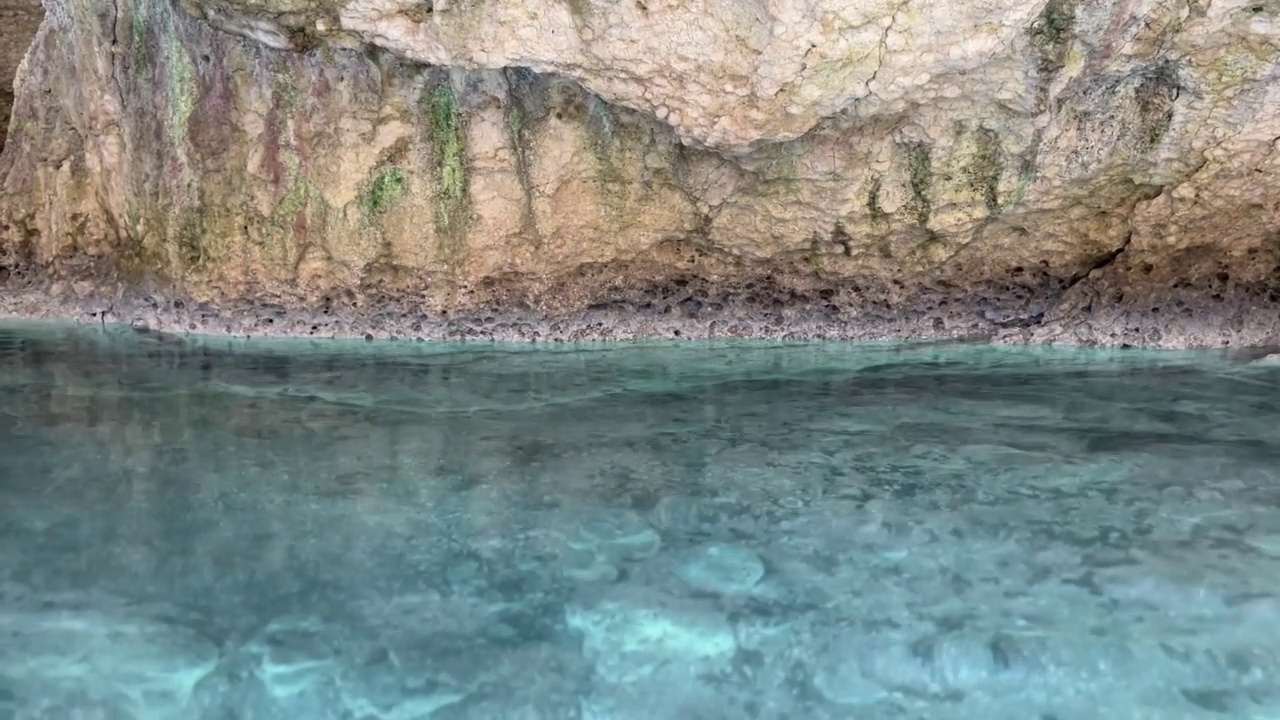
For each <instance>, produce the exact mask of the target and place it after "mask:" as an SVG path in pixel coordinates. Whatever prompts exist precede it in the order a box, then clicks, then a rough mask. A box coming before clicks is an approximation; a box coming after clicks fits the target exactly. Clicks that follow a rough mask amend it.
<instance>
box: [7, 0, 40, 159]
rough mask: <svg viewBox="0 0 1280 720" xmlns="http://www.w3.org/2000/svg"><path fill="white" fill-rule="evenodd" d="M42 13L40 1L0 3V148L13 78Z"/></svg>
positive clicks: (11, 97)
mask: <svg viewBox="0 0 1280 720" xmlns="http://www.w3.org/2000/svg"><path fill="white" fill-rule="evenodd" d="M43 15H44V10H43V9H42V8H41V6H40V0H0V78H3V81H2V82H0V147H3V146H4V140H5V135H6V133H7V132H8V130H9V113H10V112H11V111H12V110H13V83H12V80H13V77H14V76H15V75H16V74H17V72H18V65H19V64H20V63H21V62H22V58H23V57H24V56H25V55H26V54H27V48H29V47H31V39H32V38H33V37H35V34H36V28H38V27H39V26H40V19H41V17H42V16H43Z"/></svg>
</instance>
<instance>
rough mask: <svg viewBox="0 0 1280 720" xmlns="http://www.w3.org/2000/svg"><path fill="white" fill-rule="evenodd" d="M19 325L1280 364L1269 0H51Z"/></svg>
mask: <svg viewBox="0 0 1280 720" xmlns="http://www.w3.org/2000/svg"><path fill="white" fill-rule="evenodd" d="M44 3H45V8H46V15H45V19H44V22H43V24H42V25H41V27H40V30H39V32H38V33H37V35H36V37H35V39H34V43H33V45H32V47H31V50H30V52H29V54H28V56H27V58H26V61H25V63H24V64H23V66H22V67H21V68H20V69H19V71H18V75H17V78H16V81H15V92H16V107H15V110H14V115H13V120H12V123H11V127H10V136H9V139H8V142H7V144H6V146H5V149H4V152H3V155H2V156H0V178H2V181H3V185H4V197H3V199H2V200H0V233H2V235H0V278H3V279H4V280H3V284H0V308H3V309H4V310H6V311H8V312H10V313H14V312H16V313H21V314H27V315H42V314H45V315H47V314H54V315H67V314H71V315H78V316H79V317H82V318H83V317H90V316H92V317H95V318H97V317H101V318H103V319H110V320H123V321H136V322H145V323H147V324H149V325H151V326H154V327H162V328H170V329H179V330H181V329H201V330H209V331H232V332H242V333H243V332H249V333H263V332H273V333H275V332H290V333H302V334H318V335H329V334H334V333H343V334H346V333H366V332H367V333H370V334H372V335H376V336H386V335H396V336H410V337H412V336H439V335H446V336H481V337H511V336H519V337H592V336H607V337H617V336H629V335H665V336H670V335H672V334H680V335H681V336H685V337H693V336H703V335H724V334H735V335H777V336H819V335H822V336H840V337H869V336H879V335H893V334H908V335H917V336H957V335H964V336H969V335H979V336H984V337H996V338H1002V339H1012V340H1066V341H1083V342H1101V343H1116V344H1118V343H1129V344H1143V345H1219V344H1234V345H1238V344H1249V343H1261V342H1268V341H1275V340H1277V339H1280V185H1277V181H1278V180H1280V152H1277V148H1280V1H1277V0H1248V1H1245V0H1034V1H1033V2H1025V1H1024V0H960V1H958V2H957V1H947V2H944V1H943V0H858V1H856V2H855V1H854V0H788V1H786V2H783V1H781V0H504V1H503V2H485V1H484V0H434V1H433V0H180V1H179V0H114V1H111V2H101V1H99V0H44Z"/></svg>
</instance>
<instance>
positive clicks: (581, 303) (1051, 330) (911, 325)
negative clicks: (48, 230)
mask: <svg viewBox="0 0 1280 720" xmlns="http://www.w3.org/2000/svg"><path fill="white" fill-rule="evenodd" d="M585 283H586V280H585V279H582V278H579V279H578V280H576V281H575V282H572V283H561V284H559V285H557V286H555V287H551V288H543V289H542V290H541V291H540V292H539V293H538V294H536V295H534V294H531V291H530V290H529V289H528V287H526V286H524V285H520V284H516V285H512V286H500V287H489V288H486V289H483V290H476V291H474V294H473V296H472V297H470V298H469V299H467V300H465V301H458V302H455V303H454V304H452V305H449V306H444V305H442V304H441V303H440V302H439V301H438V299H434V298H432V297H431V296H429V295H427V294H425V293H412V292H400V293H391V292H387V291H374V290H366V291H363V292H361V291H353V290H342V291H339V292H335V293H331V294H328V295H321V296H312V297H308V296H304V295H302V294H301V293H299V294H297V295H294V296H291V297H290V296H284V295H282V294H280V293H278V292H270V291H256V292H246V293H243V294H228V295H226V296H224V298H223V299H218V300H209V299H201V298H198V297H194V296H193V295H191V294H188V293H186V292H182V291H174V290H172V289H162V288H159V287H152V288H150V289H147V288H146V287H145V285H136V284H131V283H109V282H101V281H97V282H90V281H86V280H81V281H79V282H72V281H52V280H34V281H20V280H11V281H9V282H8V283H3V284H0V318H9V319H29V320H64V321H72V322H76V323H82V324H101V323H112V324H124V325H131V326H134V327H136V328H140V329H146V330H150V331H154V332H160V333H170V334H179V335H182V334H200V335H208V336H235V337H270V338H317V339H326V338H333V339H359V338H364V339H366V340H409V341H425V340H437V341H439V340H443V341H463V340H478V341H519V342H523V341H530V342H572V341H613V340H636V339H681V340H702V339H715V338H719V339H725V338H743V339H772V340H840V341H876V340H895V339H901V340H949V341H977V342H991V343H999V344H1059V345H1080V346H1094V347H1141V348H1164V349H1191V348H1225V349H1231V350H1244V349H1249V348H1254V349H1261V350H1264V351H1265V350H1266V349H1267V348H1271V347H1275V346H1277V345H1280V301H1278V300H1277V297H1276V295H1275V293H1274V292H1272V293H1266V292H1262V291H1259V290H1258V289H1257V288H1252V287H1246V286H1235V287H1231V288H1226V289H1223V288H1219V289H1216V290H1215V289H1214V288H1206V289H1193V290H1192V291H1190V292H1188V291H1185V290H1183V291H1181V292H1179V291H1176V290H1175V291H1166V292H1164V293H1159V292H1149V293H1145V294H1143V295H1141V296H1138V295H1135V294H1133V293H1129V294H1127V295H1126V294H1124V293H1113V292H1108V291H1106V286H1105V285H1104V284H1102V283H1092V282H1091V281H1090V280H1086V281H1085V282H1081V283H1079V284H1077V285H1075V286H1072V287H1068V288H1067V289H1065V290H1063V289H1062V288H1061V287H1056V288H1054V289H1050V288H1047V287H1046V288H1041V289H1038V290H1032V289H1028V288H1025V287H1022V288H1019V287H988V288H985V291H976V290H972V289H970V290H967V291H965V290H958V289H953V290H939V289H932V290H927V289H922V288H917V289H914V290H912V291H910V292H908V291H904V290H901V289H899V290H898V291H897V293H896V296H895V294H894V293H891V292H889V291H888V290H886V289H885V288H879V289H873V288H870V287H865V286H862V287H859V290H858V291H856V292H855V291H850V290H849V289H848V288H847V286H845V287H844V288H843V289H840V288H827V287H820V286H821V285H822V283H810V286H809V287H799V286H798V285H797V284H790V285H776V284H775V285H772V286H763V284H762V283H756V282H751V281H747V282H738V283H729V284H726V285H723V286H716V285H711V284H708V283H707V282H706V281H701V280H697V279H694V280H690V279H688V278H677V279H675V280H673V281H670V282H668V283H665V284H664V285H662V286H660V287H654V286H653V285H652V284H644V285H643V286H635V287H629V288H603V287H599V286H597V287H595V288H594V289H591V288H586V287H584V284H585ZM828 284H830V283H828ZM593 290H594V291H593ZM583 293H589V295H588V296H587V297H588V299H585V300H584V299H583V297H584V296H583ZM604 297H607V299H601V298H604ZM1254 354H1257V353H1256V352H1255V353H1254ZM1264 354H1265V352H1264Z"/></svg>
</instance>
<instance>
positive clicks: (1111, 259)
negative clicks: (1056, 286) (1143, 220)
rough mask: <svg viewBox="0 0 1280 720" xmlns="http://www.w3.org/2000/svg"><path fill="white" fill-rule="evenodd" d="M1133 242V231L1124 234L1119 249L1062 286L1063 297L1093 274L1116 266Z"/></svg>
mask: <svg viewBox="0 0 1280 720" xmlns="http://www.w3.org/2000/svg"><path fill="white" fill-rule="evenodd" d="M1132 242H1133V231H1132V230H1130V231H1129V232H1126V233H1125V234H1124V242H1122V243H1120V247H1117V248H1116V249H1114V250H1112V251H1110V252H1108V253H1107V254H1105V255H1102V256H1100V257H1099V258H1097V259H1096V260H1094V261H1093V263H1091V264H1090V265H1089V267H1087V268H1085V269H1084V270H1083V271H1081V272H1078V273H1076V274H1075V275H1072V276H1071V278H1070V279H1068V280H1067V284H1066V285H1064V286H1062V293H1061V295H1062V296H1065V295H1066V294H1067V293H1069V292H1071V289H1072V288H1074V287H1075V286H1076V285H1079V284H1080V283H1081V282H1083V281H1084V280H1085V279H1086V278H1088V277H1089V276H1090V275H1092V274H1093V273H1095V272H1097V271H1099V270H1102V269H1105V268H1107V267H1108V266H1110V265H1113V264H1115V261H1116V260H1117V259H1119V258H1120V256H1121V255H1123V254H1124V251H1125V250H1128V249H1129V244H1130V243H1132Z"/></svg>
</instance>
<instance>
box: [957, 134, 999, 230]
mask: <svg viewBox="0 0 1280 720" xmlns="http://www.w3.org/2000/svg"><path fill="white" fill-rule="evenodd" d="M1003 175H1004V148H1003V147H1002V145H1001V142H1000V135H999V134H998V133H996V131H995V130H992V129H990V128H979V129H978V132H977V133H976V134H975V135H974V152H973V157H972V159H971V160H970V161H969V164H968V166H967V167H966V168H965V179H966V181H967V182H968V185H969V188H970V189H971V190H973V191H975V192H978V193H981V194H982V203H983V205H984V206H985V207H986V208H987V214H988V215H995V214H997V213H999V212H1000V179H1001V177H1002V176H1003Z"/></svg>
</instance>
